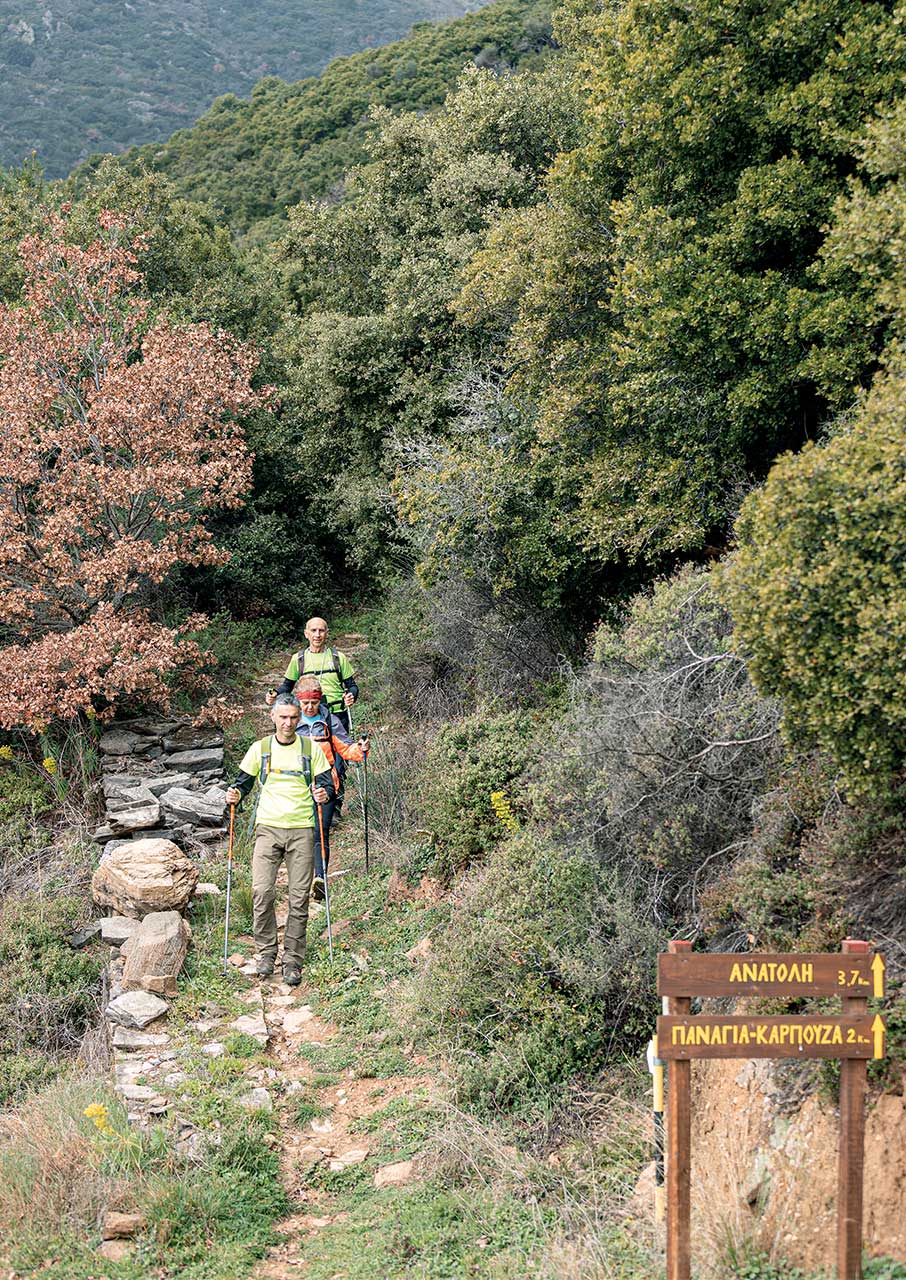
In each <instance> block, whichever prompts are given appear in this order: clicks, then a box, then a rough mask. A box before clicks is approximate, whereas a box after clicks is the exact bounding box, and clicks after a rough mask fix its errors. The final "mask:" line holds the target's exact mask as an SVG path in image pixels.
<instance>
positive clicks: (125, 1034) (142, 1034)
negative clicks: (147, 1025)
mask: <svg viewBox="0 0 906 1280" xmlns="http://www.w3.org/2000/svg"><path fill="white" fill-rule="evenodd" d="M169 1043H170V1037H169V1036H168V1035H167V1034H166V1033H165V1032H163V1031H135V1030H129V1029H128V1028H127V1027H117V1028H116V1030H115V1031H114V1033H113V1047H114V1049H128V1050H133V1051H134V1050H136V1049H160V1048H162V1047H163V1046H164V1045H167V1044H169Z"/></svg>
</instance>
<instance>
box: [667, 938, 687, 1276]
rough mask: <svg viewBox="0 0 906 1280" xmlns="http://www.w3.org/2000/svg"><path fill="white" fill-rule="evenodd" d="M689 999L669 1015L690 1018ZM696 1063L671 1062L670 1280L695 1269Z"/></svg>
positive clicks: (679, 947) (677, 1001) (683, 945)
mask: <svg viewBox="0 0 906 1280" xmlns="http://www.w3.org/2000/svg"><path fill="white" fill-rule="evenodd" d="M667 950H668V951H669V952H670V953H671V955H676V954H677V953H679V952H683V951H691V950H692V943H691V942H671V943H669V944H668V947H667ZM691 1007H692V1001H691V1000H690V999H689V998H688V997H687V996H669V997H668V1000H667V1012H668V1013H669V1014H674V1015H677V1016H682V1015H683V1014H688V1013H689V1012H690V1010H691ZM691 1146H692V1063H691V1062H671V1063H670V1066H669V1069H668V1071H667V1280H690V1276H691V1268H692V1244H691V1211H692V1183H691V1175H690V1151H691Z"/></svg>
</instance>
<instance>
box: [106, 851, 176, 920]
mask: <svg viewBox="0 0 906 1280" xmlns="http://www.w3.org/2000/svg"><path fill="white" fill-rule="evenodd" d="M197 883H198V872H197V870H196V869H195V867H194V866H193V865H192V863H191V862H190V861H189V859H188V858H187V857H186V856H185V854H184V853H183V852H182V850H181V849H180V848H179V847H178V846H177V845H175V844H174V843H173V842H172V840H131V841H130V842H129V843H128V844H121V845H120V846H119V848H118V849H114V850H113V852H112V853H111V854H110V855H109V857H105V858H104V860H103V862H102V863H101V865H100V866H99V867H98V868H97V870H96V871H95V873H94V875H93V876H92V878H91V892H92V896H93V897H94V900H95V902H97V903H99V904H100V905H101V906H103V907H113V908H114V910H115V911H117V912H118V913H119V914H120V915H123V916H132V917H133V919H136V920H140V919H141V918H142V917H143V916H146V915H147V914H148V913H149V912H151V911H182V910H183V909H184V908H185V906H186V904H187V903H188V901H189V899H190V898H191V897H192V894H193V893H194V892H195V886H196V884H197Z"/></svg>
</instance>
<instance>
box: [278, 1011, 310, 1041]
mask: <svg viewBox="0 0 906 1280" xmlns="http://www.w3.org/2000/svg"><path fill="white" fill-rule="evenodd" d="M314 1016H315V1015H314V1013H313V1012H312V1008H311V1006H310V1005H307V1004H303V1005H302V1007H301V1008H299V1009H287V1010H286V1012H285V1013H284V1015H283V1034H284V1035H287V1036H297V1035H298V1034H299V1032H300V1031H301V1030H302V1028H303V1027H304V1026H305V1025H306V1023H308V1022H311V1021H312V1019H313V1018H314Z"/></svg>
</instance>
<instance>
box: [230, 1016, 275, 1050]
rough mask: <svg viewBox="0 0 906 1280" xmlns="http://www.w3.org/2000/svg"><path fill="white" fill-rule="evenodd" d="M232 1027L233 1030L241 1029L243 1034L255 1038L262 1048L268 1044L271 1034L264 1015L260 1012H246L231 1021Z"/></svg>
mask: <svg viewBox="0 0 906 1280" xmlns="http://www.w3.org/2000/svg"><path fill="white" fill-rule="evenodd" d="M230 1027H231V1028H232V1029H233V1031H240V1032H242V1034H243V1035H247V1036H251V1037H252V1039H253V1040H257V1041H258V1043H259V1044H260V1045H261V1047H262V1048H264V1046H265V1045H266V1044H267V1042H268V1038H269V1036H270V1032H269V1031H268V1029H267V1023H266V1022H265V1021H264V1016H263V1015H262V1014H260V1013H244V1014H243V1015H242V1017H241V1018H236V1019H235V1020H234V1021H233V1022H231V1023H230Z"/></svg>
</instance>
